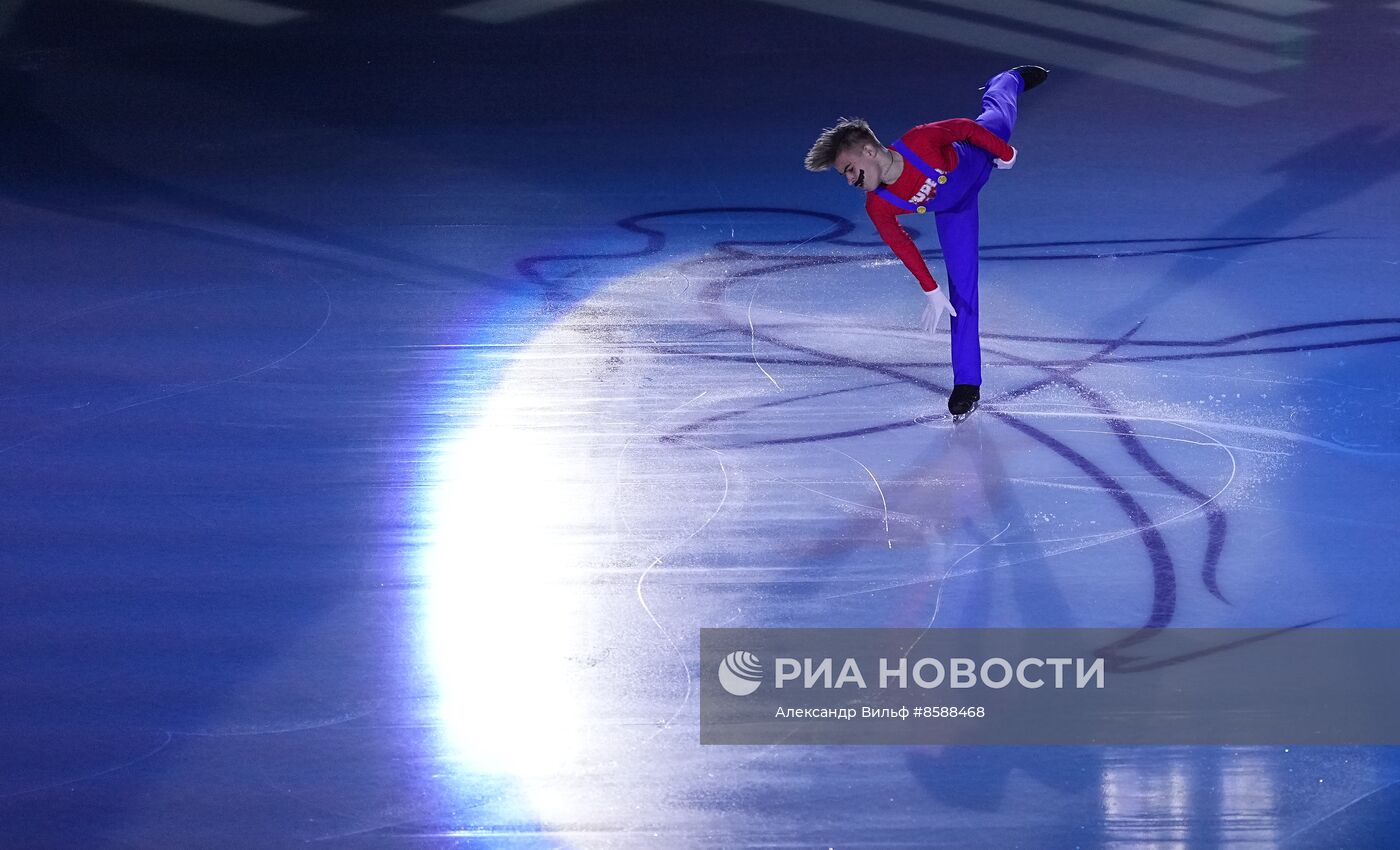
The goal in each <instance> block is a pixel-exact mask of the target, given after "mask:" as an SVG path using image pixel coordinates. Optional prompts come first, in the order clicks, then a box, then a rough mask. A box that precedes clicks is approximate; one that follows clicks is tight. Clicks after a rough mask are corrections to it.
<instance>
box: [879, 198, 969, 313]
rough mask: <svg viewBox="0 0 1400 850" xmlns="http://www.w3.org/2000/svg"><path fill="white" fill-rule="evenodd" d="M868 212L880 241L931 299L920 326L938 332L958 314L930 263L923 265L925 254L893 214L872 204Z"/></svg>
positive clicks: (926, 306) (925, 308)
mask: <svg viewBox="0 0 1400 850" xmlns="http://www.w3.org/2000/svg"><path fill="white" fill-rule="evenodd" d="M866 212H868V213H869V214H870V220H871V221H872V222H874V224H875V230H876V231H878V232H879V234H880V238H881V239H883V240H885V244H886V245H888V246H890V249H891V250H893V251H894V253H895V256H897V257H899V259H900V260H901V261H903V263H904V267H905V268H907V269H908V270H909V271H910V272H911V273H912V274H913V275H914V277H915V278H917V279H918V281H919V286H921V287H923V290H924V296H925V297H926V298H927V299H928V303H927V304H926V305H925V306H924V313H923V317H922V319H921V320H920V322H919V324H920V326H921V327H923V329H924V330H925V331H927V332H928V333H930V334H932V333H935V332H936V331H937V330H938V325H939V323H940V322H942V321H943V317H944V316H946V315H953V316H956V315H957V314H958V311H957V310H954V309H953V305H952V304H951V303H949V301H948V296H947V295H946V294H944V292H943V290H941V289H939V288H938V283H937V282H936V281H935V280H934V279H933V275H932V274H929V270H928V264H927V263H925V262H924V257H923V254H921V253H920V252H919V246H917V245H915V244H914V240H913V239H911V238H910V236H909V232H908V231H907V230H905V229H904V227H903V226H902V225H901V224H900V223H899V219H898V218H897V217H896V216H895V215H894V214H893V213H890V212H887V211H885V210H882V209H881V208H880V207H878V206H875V205H873V203H872V204H871V205H869V206H867V207H866Z"/></svg>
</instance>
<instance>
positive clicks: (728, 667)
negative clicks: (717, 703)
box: [719, 651, 763, 697]
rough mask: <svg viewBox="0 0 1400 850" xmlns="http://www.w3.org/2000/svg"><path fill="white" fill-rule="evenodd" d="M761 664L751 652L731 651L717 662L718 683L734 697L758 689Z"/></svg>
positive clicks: (745, 694)
mask: <svg viewBox="0 0 1400 850" xmlns="http://www.w3.org/2000/svg"><path fill="white" fill-rule="evenodd" d="M762 678H763V664H762V662H760V661H759V660H758V656H757V655H754V654H753V653H752V652H742V651H741V652H731V653H729V654H728V655H726V656H724V660H723V661H721V662H720V663H719V683H720V684H721V685H723V686H724V689H725V690H726V691H728V692H729V693H731V694H733V695H734V696H736V697H746V696H748V695H749V694H751V693H753V692H754V691H756V690H758V685H759V682H760V680H761V679H762Z"/></svg>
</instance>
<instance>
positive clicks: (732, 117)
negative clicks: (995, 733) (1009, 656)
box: [0, 0, 1400, 850]
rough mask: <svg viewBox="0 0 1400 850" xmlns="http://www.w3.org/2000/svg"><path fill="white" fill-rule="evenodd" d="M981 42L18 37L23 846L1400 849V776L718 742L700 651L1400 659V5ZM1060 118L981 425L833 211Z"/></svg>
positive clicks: (290, 30) (759, 28)
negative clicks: (1122, 640) (1347, 636)
mask: <svg viewBox="0 0 1400 850" xmlns="http://www.w3.org/2000/svg"><path fill="white" fill-rule="evenodd" d="M982 5H983V4H976V3H971V2H959V1H958V0H950V1H949V2H935V0H898V2H883V0H849V2H839V3H838V2H828V0H768V2H757V0H752V1H750V0H745V2H739V0H735V1H734V2H707V3H698V2H666V3H661V2H640V0H635V1H634V2H624V0H615V2H585V0H572V2H571V0H519V2H507V0H480V2H474V3H457V2H427V1H426V0H424V2H400V3H374V2H355V3H345V2H332V0H276V2H271V1H270V0H268V1H267V2H250V0H131V2H119V1H118V0H110V1H107V2H96V0H44V2H42V3H40V2H24V0H6V2H0V103H3V109H0V133H3V138H2V139H0V166H2V167H0V180H3V192H2V193H0V221H2V222H3V227H2V228H0V240H3V256H4V264H3V268H4V271H3V289H0V350H3V352H4V353H3V360H0V364H3V368H4V374H5V381H4V388H3V392H0V482H3V484H2V485H0V486H3V491H0V500H3V501H2V502H0V540H3V549H0V552H3V558H4V563H3V568H2V569H0V599H3V609H0V610H3V612H4V616H3V617H0V647H3V652H0V657H3V659H4V661H3V663H2V664H0V846H3V847H5V848H27V847H114V848H172V847H181V848H248V847H259V848H280V847H327V848H337V847H344V848H429V847H432V848H438V847H441V848H447V847H472V848H665V849H666V850H669V849H670V848H678V849H679V848H740V847H745V848H747V847H752V848H799V847H800V848H807V847H812V848H896V847H898V848H904V847H919V848H922V847H949V848H1016V847H1022V848H1060V847H1064V848H1070V847H1078V848H1086V849H1087V848H1100V847H1104V848H1110V847H1111V848H1136V847H1159V848H1177V847H1180V848H1186V847H1192V848H1194V847H1249V848H1273V847H1280V848H1343V847H1345V848H1384V847H1393V846H1396V845H1397V844H1400V753H1397V752H1396V751H1395V750H1394V749H1392V748H1383V747H1298V746H1289V745H1286V744H1281V745H1279V746H1271V747H1238V748H1227V747H1090V746H1084V747H990V746H989V747H945V748H932V747H791V746H786V747H785V746H774V747H702V746H700V744H699V743H698V741H699V735H698V728H697V727H698V709H697V687H698V681H699V676H700V675H701V673H700V671H698V670H697V669H696V664H697V661H698V637H699V630H700V629H701V628H705V627H717V626H726V627H744V626H752V627H883V626H890V627H915V628H924V627H930V626H931V627H933V628H939V627H954V626H963V627H974V626H976V627H1015V626H1035V627H1128V628H1138V627H1144V628H1154V627H1161V626H1168V625H1171V626H1230V627H1234V626H1239V627H1280V628H1283V627H1291V626H1302V625H1308V624H1311V625H1314V626H1319V627H1322V626H1326V627H1339V626H1357V627H1397V626H1400V615H1398V614H1397V613H1396V612H1397V601H1400V575H1397V573H1396V565H1397V563H1400V551H1397V548H1400V547H1397V544H1396V542H1395V541H1396V535H1395V529H1396V519H1395V517H1396V514H1397V507H1400V495H1397V492H1396V487H1395V483H1396V480H1397V473H1400V425H1398V424H1397V423H1398V422H1400V368H1398V367H1400V287H1398V286H1397V284H1400V237H1397V226H1400V119H1397V117H1396V115H1397V112H1398V111H1400V109H1398V108H1400V73H1397V71H1400V69H1397V67H1396V63H1395V59H1394V56H1395V54H1396V49H1397V47H1400V4H1397V3H1377V2H1341V0H1334V2H1317V1H1316V0H1214V2H1204V1H1203V0H1202V2H1186V0H1173V1H1172V2H1167V0H1158V1H1157V2H1144V3H1140V4H1136V3H1118V2H1108V1H1107V0H1076V2H1073V3H1059V2H1042V0H1017V2H1010V3H1002V4H992V5H993V7H994V8H987V9H984V8H981V7H982ZM1022 62H1037V63H1040V64H1044V65H1047V66H1048V67H1050V68H1051V69H1052V75H1051V77H1050V80H1049V81H1048V82H1047V83H1046V84H1045V85H1044V86H1042V87H1041V88H1039V89H1036V90H1035V91H1033V92H1029V93H1027V94H1025V95H1024V96H1023V98H1022V100H1021V113H1020V120H1019V123H1018V125H1017V128H1016V134H1015V137H1014V138H1013V142H1014V143H1015V144H1016V146H1017V148H1018V150H1019V151H1020V154H1019V156H1018V161H1017V164H1016V167H1015V168H1014V169H1012V170H1010V171H1007V172H998V173H996V174H994V175H993V177H992V179H991V181H990V183H989V184H988V186H987V187H986V188H985V189H984V190H983V192H982V195H981V204H982V206H981V212H982V245H983V264H982V273H981V287H980V288H981V301H982V321H981V324H982V328H983V346H984V363H985V366H984V385H983V401H982V407H981V409H980V410H979V411H978V412H977V413H976V414H974V415H973V417H972V418H971V419H969V420H967V421H966V422H963V423H960V424H958V425H956V426H955V425H953V424H952V423H950V422H949V421H948V420H947V417H946V413H945V412H944V402H945V398H946V394H947V391H948V389H949V386H950V384H951V372H950V369H949V363H948V352H947V338H946V333H945V334H944V335H940V336H939V337H938V338H937V339H934V340H930V339H929V338H928V337H927V336H925V335H924V334H922V333H921V332H920V331H919V329H918V316H919V311H920V309H921V307H922V298H921V297H920V295H919V291H918V287H917V284H916V283H915V282H914V280H913V279H912V278H911V277H910V276H909V274H908V273H907V272H906V271H905V269H904V268H903V266H902V265H900V264H899V262H898V261H897V260H896V259H894V257H893V256H892V255H891V254H890V252H889V251H888V249H886V248H885V247H884V246H883V244H882V243H880V242H879V240H878V237H877V236H876V235H875V233H874V231H873V228H872V227H871V226H870V224H869V222H868V220H867V219H866V218H865V217H864V213H863V210H862V200H863V198H862V196H861V195H860V194H858V193H857V192H856V191H853V190H852V189H850V188H848V187H845V186H843V185H842V184H841V181H840V180H839V179H837V178H835V177H833V176H832V175H813V174H809V173H806V172H804V171H803V170H802V167H801V163H802V155H803V154H804V153H805V151H806V149H807V146H808V145H809V144H810V143H811V141H812V139H813V138H814V137H815V135H816V133H817V132H819V131H820V129H821V128H822V127H824V126H829V125H830V124H831V123H832V122H833V121H834V120H835V119H836V118H837V117H838V116H842V115H860V116H862V117H865V118H867V119H869V120H870V121H871V123H872V124H873V125H874V127H875V129H876V131H877V132H878V133H881V134H882V137H883V138H885V139H886V140H887V141H888V140H890V139H892V138H894V137H897V136H898V135H899V134H900V133H902V132H904V130H906V129H907V128H908V127H911V126H913V125H915V124H919V123H923V122H926V121H932V120H938V119H942V118H947V117H957V116H972V115H975V114H976V113H977V111H978V95H977V87H978V86H979V85H981V84H982V83H983V82H984V81H985V80H986V79H987V78H988V77H990V76H991V75H992V74H994V73H996V72H997V71H1000V70H1003V69H1004V68H1007V67H1010V66H1012V65H1015V64H1019V63H1022ZM919 218H920V217H917V216H911V217H907V218H905V219H903V221H904V222H905V223H906V226H908V227H909V228H910V229H911V231H915V232H917V233H918V241H919V244H920V246H921V247H922V248H923V249H924V250H925V255H926V256H927V257H928V258H929V260H930V266H931V268H932V270H933V273H934V275H935V277H938V278H939V279H940V280H941V279H943V270H942V266H941V263H940V261H939V259H940V255H939V253H938V244H937V239H936V237H935V234H934V232H933V226H932V221H931V219H930V220H927V221H921V220H918V219H919Z"/></svg>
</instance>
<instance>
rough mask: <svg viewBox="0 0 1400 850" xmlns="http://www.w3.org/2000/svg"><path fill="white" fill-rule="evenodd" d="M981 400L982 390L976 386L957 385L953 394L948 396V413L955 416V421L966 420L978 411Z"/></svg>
mask: <svg viewBox="0 0 1400 850" xmlns="http://www.w3.org/2000/svg"><path fill="white" fill-rule="evenodd" d="M981 398H982V388H981V387H979V386H977V385H976V384H955V385H954V386H953V394H952V395H950V396H948V412H949V413H951V414H953V421H954V422H961V421H962V420H964V419H966V418H967V415H968V414H969V413H971V412H972V411H974V410H976V409H977V402H978V401H980V400H981Z"/></svg>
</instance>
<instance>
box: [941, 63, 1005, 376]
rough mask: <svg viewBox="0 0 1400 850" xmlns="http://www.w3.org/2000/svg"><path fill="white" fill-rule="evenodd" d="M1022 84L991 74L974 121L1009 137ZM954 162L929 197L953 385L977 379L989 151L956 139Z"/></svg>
mask: <svg viewBox="0 0 1400 850" xmlns="http://www.w3.org/2000/svg"><path fill="white" fill-rule="evenodd" d="M1024 85H1025V83H1024V82H1023V81H1022V80H1021V75H1020V74H1017V73H1015V72H1014V71H1003V72H1002V73H1000V74H997V75H996V76H995V77H992V79H991V80H990V81H988V83H987V90H986V91H985V92H984V93H983V94H982V114H981V115H979V116H977V123H978V124H981V125H982V126H983V127H986V128H987V129H988V130H991V131H992V132H993V133H995V134H996V135H998V136H1000V137H1001V138H1003V139H1005V140H1007V141H1010V140H1011V131H1012V129H1013V128H1015V126H1016V98H1017V97H1019V96H1020V94H1021V89H1022V87H1023V86H1024ZM954 147H955V148H956V149H957V151H958V165H957V167H956V168H954V169H953V171H952V173H951V174H949V175H948V182H947V183H946V184H944V185H942V186H939V187H938V194H937V195H936V196H934V199H933V212H934V224H935V226H936V227H937V229H938V244H939V245H940V246H941V247H942V248H943V265H944V266H945V267H946V268H947V271H948V298H949V300H950V301H952V302H953V309H954V310H957V311H958V315H956V316H954V317H953V318H952V327H953V334H952V336H953V383H955V384H978V385H980V384H981V383H982V344H981V342H980V340H979V339H978V331H977V193H978V192H979V191H981V189H982V186H983V185H984V184H986V182H987V177H988V176H990V175H991V173H992V155H991V154H990V153H988V152H986V151H984V150H982V149H981V148H979V147H977V146H976V145H973V144H969V143H968V142H957V143H956V144H954Z"/></svg>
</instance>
